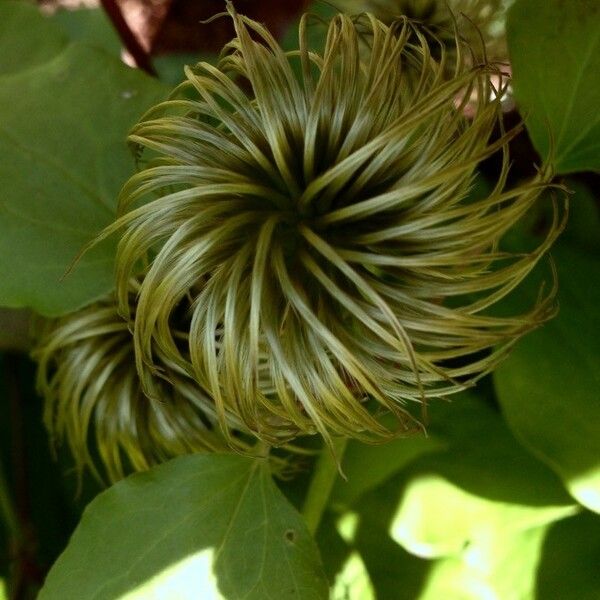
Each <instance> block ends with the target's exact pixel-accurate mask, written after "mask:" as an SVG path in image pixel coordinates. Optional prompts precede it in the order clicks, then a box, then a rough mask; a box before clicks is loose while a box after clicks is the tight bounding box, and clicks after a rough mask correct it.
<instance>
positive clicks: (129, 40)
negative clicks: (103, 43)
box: [100, 0, 156, 77]
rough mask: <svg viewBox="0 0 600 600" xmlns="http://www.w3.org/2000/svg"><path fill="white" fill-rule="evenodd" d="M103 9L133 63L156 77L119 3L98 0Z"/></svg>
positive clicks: (148, 57) (109, 0)
mask: <svg viewBox="0 0 600 600" xmlns="http://www.w3.org/2000/svg"><path fill="white" fill-rule="evenodd" d="M100 3H101V4H102V7H103V8H104V11H105V12H106V14H107V15H108V18H109V19H110V20H111V22H112V24H113V26H114V28H115V29H116V30H117V33H118V34H119V37H120V38H121V41H122V42H123V44H124V45H125V48H127V51H128V52H129V54H131V56H132V58H133V60H134V61H135V64H136V65H137V66H138V67H139V68H140V69H143V70H144V71H146V73H148V75H153V76H154V77H156V71H155V69H154V67H153V66H152V62H151V60H150V56H149V55H148V53H147V52H146V50H144V48H143V47H142V45H141V44H140V42H139V40H138V39H137V37H136V36H135V34H134V33H133V31H131V29H130V28H129V25H128V24H127V21H126V20H125V17H124V16H123V13H122V12H121V9H120V8H119V5H118V4H117V2H116V0H100Z"/></svg>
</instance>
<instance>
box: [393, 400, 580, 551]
mask: <svg viewBox="0 0 600 600" xmlns="http://www.w3.org/2000/svg"><path fill="white" fill-rule="evenodd" d="M451 408H452V409H453V411H454V412H453V416H452V417H449V418H452V419H453V420H454V421H457V423H456V424H455V425H454V428H453V429H454V431H448V433H447V435H448V440H449V442H450V447H449V449H448V450H447V451H442V452H438V453H434V454H427V455H424V456H422V457H420V458H418V459H417V460H416V461H414V462H413V463H412V464H411V465H410V467H408V469H407V470H406V471H405V472H404V473H403V474H402V477H401V481H402V485H401V486H400V487H401V492H400V493H399V501H398V503H397V509H396V512H395V515H394V516H393V518H392V520H391V524H390V528H389V530H390V534H391V536H392V538H393V539H394V540H396V541H397V542H398V543H400V544H401V545H402V546H404V547H405V548H406V549H407V550H408V551H409V552H412V553H413V554H417V555H419V556H424V557H440V556H449V555H452V554H457V553H459V552H460V551H461V550H462V549H463V548H464V546H465V544H468V543H478V542H481V540H485V539H487V538H489V536H490V535H496V534H497V533H498V532H502V533H507V532H520V531H523V530H526V529H528V528H530V527H536V526H540V525H543V524H544V523H547V522H551V521H554V520H556V519H559V518H562V517H564V516H565V515H568V514H572V513H573V511H574V510H576V509H575V507H574V506H573V504H574V503H573V502H572V501H571V500H570V499H569V496H568V495H567V494H566V492H565V491H564V489H563V487H562V486H561V484H560V480H559V479H558V478H557V477H556V476H555V475H554V474H553V473H552V471H551V470H550V469H548V468H546V467H545V465H543V464H542V463H540V462H538V461H536V460H535V459H534V458H533V457H531V456H530V455H529V454H528V453H527V452H526V451H525V450H524V449H523V448H521V447H520V446H519V445H518V444H517V443H516V440H515V439H514V438H513V436H512V435H511V434H510V431H509V430H508V428H507V427H506V426H505V425H504V423H503V422H502V420H501V418H500V415H499V414H498V413H497V412H495V411H494V410H492V409H491V408H490V407H489V406H487V405H486V404H485V403H483V402H482V401H480V400H479V399H478V398H476V397H473V396H471V395H466V394H465V395H462V396H461V397H459V399H457V400H456V401H455V403H454V406H453V407H451ZM432 413H433V408H432Z"/></svg>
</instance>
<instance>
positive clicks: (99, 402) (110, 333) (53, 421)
mask: <svg viewBox="0 0 600 600" xmlns="http://www.w3.org/2000/svg"><path fill="white" fill-rule="evenodd" d="M134 283H135V282H134ZM130 297H131V298H135V289H134V287H132V288H131V289H130ZM39 328H40V331H39V332H38V334H39V339H38V343H37V346H36V349H35V350H34V352H33V357H34V359H35V360H37V362H38V363H39V364H38V372H37V386H38V389H39V391H40V393H41V395H42V396H43V397H44V398H45V401H46V402H45V414H44V418H45V423H46V426H47V428H48V430H49V431H50V433H51V435H52V439H53V442H54V445H57V444H58V443H60V442H63V441H65V442H67V444H68V446H69V449H70V450H71V453H72V454H73V456H74V458H75V466H76V469H77V471H78V473H79V475H81V474H82V472H83V470H84V468H86V467H87V468H89V469H90V470H91V471H92V472H93V473H94V474H95V475H96V476H97V478H98V479H101V480H104V479H109V480H110V481H115V480H117V479H120V478H122V477H123V476H124V475H125V474H126V473H127V472H128V471H131V470H145V469H148V468H149V467H150V466H152V465H153V464H156V463H159V462H162V461H164V460H167V459H169V458H172V457H175V456H179V455H182V454H187V453H191V452H214V451H218V450H227V449H228V445H227V444H226V443H225V442H224V439H223V436H222V435H220V433H219V430H218V428H216V427H215V426H214V424H215V422H216V418H215V416H214V405H213V404H212V402H211V401H210V400H209V398H208V397H207V396H206V394H205V393H203V392H202V391H201V390H200V388H199V387H198V385H197V384H196V383H195V382H194V381H193V380H191V379H190V378H189V377H187V376H185V374H184V373H183V372H182V371H181V370H180V369H179V368H178V367H177V366H176V365H174V364H172V363H170V361H169V360H168V359H166V358H165V359H164V361H162V362H161V361H160V359H161V358H163V357H162V356H160V355H159V356H158V359H157V363H158V362H160V367H159V365H158V364H157V369H158V368H160V373H161V382H160V383H159V384H157V386H158V387H159V388H160V390H161V399H160V401H155V400H151V399H149V398H148V397H147V396H146V395H144V393H143V392H142V390H141V385H140V381H139V377H138V374H137V372H136V368H135V360H134V350H133V340H132V337H131V333H130V331H129V329H128V326H127V322H126V321H125V320H124V319H123V318H122V317H121V316H119V314H118V312H117V307H116V301H115V297H114V294H110V295H108V296H107V297H106V298H104V299H102V300H100V301H98V302H96V303H94V304H92V305H90V306H87V307H86V308H83V309H81V310H79V311H76V312H74V313H71V314H69V315H67V316H64V317H61V318H57V319H50V320H46V321H44V322H43V323H42V324H41V327H39ZM157 372H158V371H157ZM91 438H95V444H94V445H95V447H96V448H97V454H98V457H97V458H99V459H100V460H99V461H98V460H96V457H95V452H93V451H91V450H90V449H89V448H90V443H91V442H92V440H91ZM98 462H101V463H102V464H103V466H104V469H103V471H104V472H102V469H99V468H98V465H97V463H98Z"/></svg>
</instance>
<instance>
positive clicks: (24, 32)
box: [0, 0, 67, 108]
mask: <svg viewBox="0 0 600 600" xmlns="http://www.w3.org/2000/svg"><path fill="white" fill-rule="evenodd" d="M66 44H67V36H66V35H65V34H64V33H63V32H62V31H61V29H60V28H59V27H56V26H55V25H54V24H52V23H50V21H49V20H48V19H45V18H44V17H42V16H41V15H40V12H39V10H38V8H37V6H35V5H34V4H29V3H27V2H22V1H17V0H2V2H0V76H2V75H6V74H8V73H15V72H18V71H23V70H24V69H29V68H31V67H35V66H39V65H42V64H44V63H45V62H48V61H49V60H50V59H51V58H52V57H54V56H56V54H58V53H59V52H60V51H61V50H62V49H63V48H64V47H65V46H66ZM14 100H15V103H16V102H17V98H15V99H14ZM15 108H16V106H15Z"/></svg>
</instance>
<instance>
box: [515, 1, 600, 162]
mask: <svg viewBox="0 0 600 600" xmlns="http://www.w3.org/2000/svg"><path fill="white" fill-rule="evenodd" d="M507 40H508V47H509V51H510V58H511V64H512V70H513V86H514V93H515V97H516V99H517V103H518V104H519V107H520V110H521V112H522V113H523V114H524V115H525V116H526V117H527V129H528V131H529V134H530V136H531V138H532V140H533V143H534V145H535V147H536V149H537V150H538V152H539V153H540V154H541V155H542V157H543V158H547V157H548V156H549V153H550V148H551V146H552V142H551V140H552V139H553V140H554V142H553V143H554V153H555V156H554V162H555V166H556V170H557V172H558V173H570V172H574V171H584V170H600V111H599V110H598V107H599V106H600V85H599V84H598V73H600V4H599V3H598V1H597V0H569V2H565V1H564V0H518V1H517V2H515V4H514V5H513V6H512V8H511V9H510V10H509V12H508V19H507Z"/></svg>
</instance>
